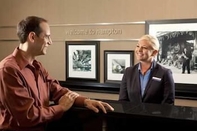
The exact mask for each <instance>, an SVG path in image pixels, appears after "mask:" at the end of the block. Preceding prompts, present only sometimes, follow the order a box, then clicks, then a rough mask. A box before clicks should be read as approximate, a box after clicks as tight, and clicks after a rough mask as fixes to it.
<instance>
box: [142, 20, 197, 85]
mask: <svg viewBox="0 0 197 131" xmlns="http://www.w3.org/2000/svg"><path fill="white" fill-rule="evenodd" d="M145 33H146V34H151V35H153V36H156V37H157V38H158V40H159V43H160V51H159V53H158V56H157V60H158V62H159V63H160V64H161V65H163V66H165V67H167V68H169V69H171V70H172V73H173V78H174V81H175V83H176V84H179V85H182V84H184V85H188V84H191V85H196V84H197V81H196V79H194V78H196V77H197V41H196V39H197V35H196V34H197V19H171V20H148V21H145ZM186 49H187V50H188V51H187V52H190V54H189V55H188V56H187V57H185V56H184V54H185V51H184V50H186ZM190 56H191V57H190ZM185 59H187V60H188V59H189V62H187V63H189V65H187V64H185V62H186V60H185ZM184 65H187V66H186V67H183V66H184ZM187 67H189V69H187ZM184 68H185V69H184Z"/></svg>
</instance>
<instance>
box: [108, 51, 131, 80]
mask: <svg viewBox="0 0 197 131" xmlns="http://www.w3.org/2000/svg"><path fill="white" fill-rule="evenodd" d="M133 64H134V51H131V50H105V51H104V82H106V83H120V81H121V79H122V76H123V73H124V70H125V68H127V67H129V66H132V65H133Z"/></svg>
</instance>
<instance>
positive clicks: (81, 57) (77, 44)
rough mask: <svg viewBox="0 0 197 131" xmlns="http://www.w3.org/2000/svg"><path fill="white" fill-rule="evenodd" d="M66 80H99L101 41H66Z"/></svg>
mask: <svg viewBox="0 0 197 131" xmlns="http://www.w3.org/2000/svg"><path fill="white" fill-rule="evenodd" d="M65 43H66V81H77V82H99V67H100V66H99V57H100V53H99V50H100V48H99V47H100V41H66V42H65Z"/></svg>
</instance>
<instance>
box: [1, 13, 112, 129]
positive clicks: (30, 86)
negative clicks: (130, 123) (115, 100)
mask: <svg viewBox="0 0 197 131" xmlns="http://www.w3.org/2000/svg"><path fill="white" fill-rule="evenodd" d="M17 35H18V37H19V40H20V44H19V46H18V47H17V48H16V49H15V50H14V52H13V53H12V54H10V55H9V56H7V57H6V58H4V59H3V60H2V61H1V62H0V130H4V131H6V130H9V131H44V128H45V126H46V124H47V123H48V122H50V121H52V120H57V119H59V118H61V117H62V116H63V114H64V112H65V111H67V110H69V109H70V108H71V107H72V106H73V105H75V106H81V107H83V106H85V107H87V108H88V109H90V110H93V111H95V112H99V109H100V110H102V111H103V112H104V113H106V112H107V110H110V111H113V110H114V109H113V108H112V107H111V106H110V105H109V104H108V103H105V102H102V101H97V100H91V99H88V98H86V97H84V96H80V95H79V94H78V93H76V92H73V91H71V90H69V89H68V88H64V87H61V86H60V84H59V83H58V81H57V80H55V79H53V78H51V77H50V76H49V74H48V72H47V71H46V70H45V68H44V67H43V66H42V64H41V63H40V62H39V61H37V60H36V57H37V56H39V55H45V54H46V53H47V48H48V46H49V45H51V44H52V40H51V38H50V27H49V24H48V23H47V20H45V19H44V18H40V17H36V16H29V17H27V18H26V19H24V20H21V21H20V22H19V24H18V26H17ZM50 101H54V103H55V104H54V105H49V102H50Z"/></svg>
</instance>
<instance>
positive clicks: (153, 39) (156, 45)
mask: <svg viewBox="0 0 197 131" xmlns="http://www.w3.org/2000/svg"><path fill="white" fill-rule="evenodd" d="M140 40H146V41H148V42H149V43H150V45H151V47H152V48H153V49H154V50H157V51H158V50H159V46H160V45H159V40H158V39H157V37H154V36H152V35H148V34H146V35H143V36H142V37H141V38H140Z"/></svg>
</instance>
